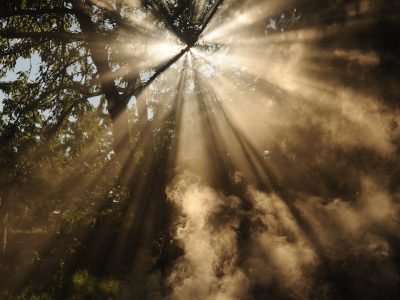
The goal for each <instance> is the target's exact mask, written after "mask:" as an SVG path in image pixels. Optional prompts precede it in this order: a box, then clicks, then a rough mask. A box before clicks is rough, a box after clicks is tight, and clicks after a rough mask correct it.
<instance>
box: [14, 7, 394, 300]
mask: <svg viewBox="0 0 400 300" xmlns="http://www.w3.org/2000/svg"><path fill="white" fill-rule="evenodd" d="M93 2H94V3H95V4H96V5H97V6H98V7H100V8H101V9H105V10H106V11H108V12H109V13H112V12H115V11H117V6H116V5H113V4H110V2H109V1H93ZM189 2H190V1H189ZM189 2H188V3H189ZM143 3H146V5H147V6H146V9H145V8H144V5H143ZM155 3H156V2H147V1H127V3H125V4H126V5H127V8H126V7H125V10H124V14H125V15H124V18H125V19H126V20H129V22H131V25H132V27H135V26H136V27H137V31H134V30H132V31H131V30H130V29H129V28H130V27H129V28H128V26H127V24H125V25H126V26H125V27H124V28H123V29H119V31H120V32H119V36H118V39H116V40H115V41H114V43H113V44H111V45H110V47H109V50H108V51H109V54H110V57H112V58H113V59H114V61H115V65H113V66H112V72H109V73H108V74H105V75H104V76H105V77H106V78H113V80H115V81H116V82H118V84H119V87H120V88H121V89H122V88H126V90H124V92H120V91H118V95H120V96H121V97H124V99H123V100H124V103H123V104H127V103H128V102H129V106H128V108H129V109H127V110H123V111H122V112H121V113H119V114H118V115H115V116H112V117H113V118H112V125H111V123H110V122H111V121H110V120H109V119H108V117H105V116H104V111H106V107H105V106H104V105H103V104H101V105H100V106H101V107H99V108H98V109H97V110H95V109H93V110H90V111H89V112H88V113H87V114H86V115H85V116H84V120H86V125H85V126H88V127H89V126H91V127H93V128H94V127H96V124H97V123H98V124H104V122H105V123H107V124H108V125H104V126H103V128H102V129H101V130H99V132H96V134H95V135H94V136H93V137H90V138H88V139H87V140H85V143H83V144H84V150H82V152H79V153H80V154H79V156H78V155H77V156H76V158H73V156H71V161H72V163H71V164H72V166H73V167H71V169H69V170H68V172H67V171H66V172H64V173H62V172H59V177H58V178H57V184H54V185H55V186H57V189H56V192H54V193H50V192H49V193H44V194H43V195H42V199H43V201H45V200H48V199H52V197H54V195H55V194H58V193H59V192H60V191H63V189H66V187H74V188H71V190H69V191H68V195H71V196H69V197H67V196H66V197H65V198H66V199H67V200H66V201H65V202H63V203H58V204H57V205H56V206H54V207H53V208H52V210H53V211H57V213H55V214H56V215H59V214H60V216H62V217H63V218H61V217H60V221H57V222H55V226H56V228H55V229H54V230H53V231H52V232H51V233H50V234H48V235H47V236H46V239H44V240H43V241H41V247H40V253H41V255H43V256H45V255H47V256H48V257H51V256H52V255H53V254H52V246H53V245H54V244H55V243H57V241H58V240H60V233H61V235H62V234H65V235H66V236H69V234H70V232H68V230H72V229H68V228H78V229H76V233H77V235H78V236H79V240H80V241H81V243H80V246H77V247H76V249H75V248H74V250H73V251H72V250H71V253H70V257H69V258H65V259H64V258H63V259H64V260H63V263H65V266H64V265H63V266H62V267H63V268H64V267H65V268H66V269H68V268H70V269H68V270H78V269H88V270H89V271H90V272H92V273H96V274H119V275H120V274H124V275H123V276H125V277H124V278H123V279H124V280H123V284H122V287H121V295H122V294H123V296H121V297H125V298H123V299H136V298H135V297H138V296H137V295H140V297H142V298H143V299H144V298H145V297H147V296H148V297H150V296H149V295H158V296H159V298H160V299H182V300H186V299H189V298H191V299H199V300H203V299H205V300H207V299H209V300H214V299H229V300H234V299H237V300H240V299H266V298H271V299H281V298H285V299H286V298H288V299H311V298H315V299H335V298H336V299H347V298H349V299H352V298H354V297H361V296H362V295H366V292H365V289H366V288H367V287H366V285H368V284H370V285H372V284H375V285H376V284H382V285H385V283H386V285H385V286H386V287H387V289H388V290H390V292H392V293H395V289H396V288H395V287H394V284H393V282H398V279H399V276H398V272H397V271H396V268H395V259H396V257H395V256H394V254H392V252H391V251H394V250H393V249H395V248H396V247H398V240H399V238H400V237H399V234H398V232H399V229H400V228H399V214H400V207H399V204H398V203H399V202H398V201H399V198H398V197H399V190H398V187H394V185H395V184H394V183H393V182H394V181H393V180H394V179H392V177H395V176H398V174H397V173H394V172H393V171H392V169H391V168H393V166H395V167H398V163H396V158H398V144H396V143H398V140H399V138H400V131H399V127H398V126H397V124H398V123H399V122H400V118H399V110H398V108H396V109H394V108H392V107H390V106H389V105H388V104H387V103H386V102H385V101H386V100H385V99H384V97H385V92H386V91H385V87H384V88H381V87H379V75H376V74H377V71H376V70H378V68H379V67H380V66H381V64H382V53H379V51H378V50H376V49H372V48H371V47H369V48H368V47H366V48H365V49H364V48H361V47H359V48H360V49H358V48H357V44H353V42H352V39H353V38H352V36H351V34H353V32H354V35H355V36H358V34H359V31H361V30H362V29H363V28H364V27H363V26H366V27H367V26H370V25H369V24H368V22H370V20H371V17H370V15H369V14H370V10H372V7H371V6H370V5H369V4H368V3H369V1H361V4H360V5H361V6H360V8H359V9H356V8H354V7H353V6H351V5H350V6H346V9H345V10H344V11H345V14H346V16H347V17H348V18H349V19H348V21H346V22H344V23H335V24H333V25H331V26H322V25H320V24H319V23H318V26H317V25H313V23H312V21H313V20H311V19H312V18H311V17H310V20H304V19H302V18H303V16H302V14H301V13H300V12H299V11H301V9H302V8H303V9H304V5H305V4H304V3H297V2H296V1H291V0H288V1H278V0H277V1H255V0H249V1H234V0H230V1H229V0H227V1H194V2H193V5H194V6H193V10H194V11H192V12H191V13H192V14H193V15H190V14H189V15H188V16H185V18H186V19H185V18H184V17H182V20H184V22H188V23H187V24H186V23H185V24H183V25H182V24H178V23H179V22H183V21H182V20H181V19H179V20H180V21H179V22H178V21H177V23H176V24H178V25H176V24H175V23H174V22H171V20H172V19H169V18H171V16H170V15H168V13H170V14H172V13H173V12H174V9H175V8H176V7H178V5H175V6H174V3H175V2H174V1H172V0H171V1H161V2H160V3H161V4H159V5H161V6H160V7H161V8H160V7H157V4H155ZM295 4H298V5H295ZM300 4H302V5H303V6H301V5H300ZM178 8H179V7H178ZM333 8H335V7H333ZM333 8H332V9H333ZM157 9H158V10H157ZM176 9H177V8H176ZM185 9H186V8H185V7H183V8H182V11H181V12H180V15H179V16H181V15H182V16H183V15H184V14H185V13H187V11H185ZM328 12H329V13H331V11H328ZM329 13H327V16H326V18H327V19H329V17H330V15H329ZM363 14H365V16H366V17H365V19H362V18H363V16H364V15H363ZM360 19H362V21H363V22H361V21H360ZM188 20H190V21H191V22H193V23H190V22H189V21H188ZM172 21H173V20H172ZM308 21H309V22H308ZM196 22H197V23H196ZM307 22H308V23H307ZM174 24H175V25H174ZM182 28H184V29H182ZM180 30H181V31H180ZM346 34H347V35H348V36H346ZM366 49H367V50H366ZM113 56H115V57H113ZM132 78H133V79H132ZM358 80H360V82H362V84H361V83H359V81H358ZM391 84H392V85H395V84H394V83H393V82H391ZM392 85H390V86H389V85H388V86H389V88H392V87H391V86H392ZM382 90H384V91H382ZM109 108H110V107H109ZM102 111H103V113H102ZM96 122H97V123H96ZM126 124H128V125H129V126H128V127H126V126H125V125H126ZM68 126H71V124H70V125H68ZM72 126H73V125H72ZM82 126H84V125H82ZM111 126H113V127H112V129H111ZM68 130H70V131H73V129H71V128H64V127H62V126H61V131H59V132H58V134H55V135H54V136H53V137H52V138H53V139H56V140H57V139H62V137H63V135H65V134H66V132H68ZM111 135H113V138H114V140H113V142H112V141H111V138H110V136H111ZM127 141H129V142H132V145H133V147H132V148H126V147H125V146H126V143H127ZM100 143H101V147H100V146H99V144H100ZM49 147H51V139H50V140H49V142H48V143H46V144H44V145H42V146H41V147H38V148H37V149H36V152H34V153H32V154H28V150H29V149H28V150H27V154H26V156H28V155H31V157H32V159H35V160H36V159H38V160H39V159H43V157H45V155H46V153H47V152H49ZM82 147H83V146H82ZM111 149H114V151H112V150H111ZM119 151H120V152H119ZM106 152H107V153H106ZM116 152H118V154H119V155H118V161H117V160H116V156H117V155H116ZM21 157H22V154H21ZM104 157H106V162H100V159H101V158H104ZM90 165H96V166H99V167H98V168H96V172H94V173H93V174H92V173H90V174H89V173H88V172H90V168H89V166H90ZM393 174H394V175H393ZM396 174H397V175H396ZM48 180H51V178H48ZM54 180H55V179H54ZM116 190H117V191H118V192H115V191H116ZM84 193H89V194H90V193H92V194H91V195H92V198H91V199H92V201H93V202H92V203H84V202H80V196H79V195H80V194H84ZM118 193H119V194H118ZM116 194H118V195H119V196H118V197H116V196H115V195H116ZM82 199H83V197H82ZM72 210H74V213H79V212H80V210H82V211H83V212H90V214H89V213H88V215H90V216H91V218H92V219H91V221H90V222H87V223H85V222H86V220H84V218H83V219H79V220H78V221H76V220H71V224H67V225H66V221H65V220H67V219H68V214H69V213H71V214H72V212H71V211H72ZM83 212H82V215H83ZM53 217H54V216H53ZM56 218H57V217H56ZM61 219H63V221H61ZM72 222H78V223H79V222H82V224H83V225H82V227H81V228H80V227H79V226H75V225H74V224H72ZM70 225H71V226H70ZM73 225H74V226H75V227H74V226H73ZM71 236H72V234H71ZM67 252H68V251H65V253H56V254H54V255H55V256H57V255H59V256H60V257H63V255H64V256H65V255H69V254H68V253H67ZM66 253H67V254H66ZM353 257H356V259H354V260H353ZM397 259H398V258H397ZM369 262H373V263H372V265H374V266H375V264H376V265H379V266H380V267H381V269H380V271H379V276H380V277H379V279H377V283H374V282H371V281H373V280H371V278H369V277H368V278H367V277H366V276H367V275H368V274H366V275H365V274H359V273H360V272H361V271H359V269H360V270H361V269H362V268H361V267H360V266H359V265H357V264H362V265H364V267H365V265H366V267H365V268H366V270H367V271H368V272H369V273H370V272H372V271H373V268H372V267H368V264H369ZM47 263H48V265H45V264H43V266H41V267H40V264H37V265H33V266H32V265H31V266H28V267H27V268H26V269H25V270H24V272H23V273H22V274H19V277H20V278H22V279H20V282H19V286H18V288H19V287H20V286H22V285H23V284H25V283H26V282H28V281H29V280H30V279H32V278H34V277H35V274H41V273H43V268H48V269H57V268H59V266H57V263H58V261H56V260H55V259H54V260H51V261H50V262H47ZM37 266H39V267H37ZM368 272H367V273H368ZM149 274H150V275H149ZM47 277H48V280H49V282H51V278H50V277H51V276H50V275H48V276H47ZM47 277H46V278H47ZM149 278H150V279H149ZM388 278H389V279H388ZM364 279H365V281H363V280H364ZM389 281H390V282H389ZM365 282H367V284H365ZM360 295H361V296H360ZM154 297H155V296H154ZM150 298H151V297H150ZM154 299H158V298H157V297H155V298H154Z"/></svg>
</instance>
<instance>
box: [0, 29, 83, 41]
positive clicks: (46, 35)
mask: <svg viewBox="0 0 400 300" xmlns="http://www.w3.org/2000/svg"><path fill="white" fill-rule="evenodd" d="M0 38H6V39H23V38H29V39H33V40H41V39H60V40H65V41H86V40H87V39H88V36H87V35H86V34H82V33H71V32H22V31H15V30H7V31H0Z"/></svg>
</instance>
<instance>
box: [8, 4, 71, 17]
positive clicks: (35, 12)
mask: <svg viewBox="0 0 400 300" xmlns="http://www.w3.org/2000/svg"><path fill="white" fill-rule="evenodd" d="M73 13H74V10H73V9H69V8H65V7H59V8H51V9H50V8H49V9H46V8H42V9H20V10H10V11H2V12H0V18H9V17H15V16H32V17H33V16H40V15H47V14H49V15H50V14H56V15H65V14H73Z"/></svg>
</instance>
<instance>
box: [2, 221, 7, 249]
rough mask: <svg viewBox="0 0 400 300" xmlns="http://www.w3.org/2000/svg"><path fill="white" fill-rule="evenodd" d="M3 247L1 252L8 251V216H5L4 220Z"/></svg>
mask: <svg viewBox="0 0 400 300" xmlns="http://www.w3.org/2000/svg"><path fill="white" fill-rule="evenodd" d="M2 235H3V236H2V239H1V240H2V247H1V250H2V252H3V253H5V252H6V250H7V235H8V214H6V215H5V217H4V219H3V230H2Z"/></svg>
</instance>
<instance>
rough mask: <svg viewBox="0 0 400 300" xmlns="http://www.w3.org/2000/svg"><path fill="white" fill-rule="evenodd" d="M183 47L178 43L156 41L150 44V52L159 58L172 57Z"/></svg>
mask: <svg viewBox="0 0 400 300" xmlns="http://www.w3.org/2000/svg"><path fill="white" fill-rule="evenodd" d="M181 48H182V47H180V46H179V45H178V44H173V43H156V44H153V45H151V46H149V54H150V55H151V56H155V57H157V58H159V59H164V58H170V57H173V56H175V55H177V54H178V53H179V52H180V51H181Z"/></svg>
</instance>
